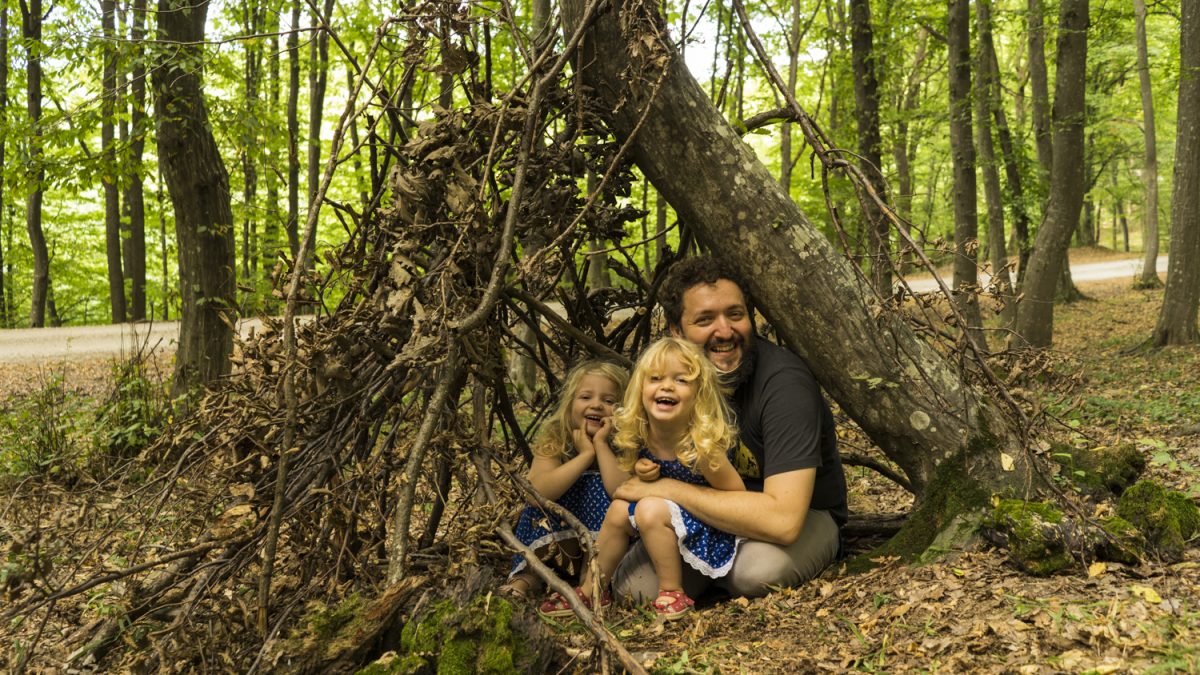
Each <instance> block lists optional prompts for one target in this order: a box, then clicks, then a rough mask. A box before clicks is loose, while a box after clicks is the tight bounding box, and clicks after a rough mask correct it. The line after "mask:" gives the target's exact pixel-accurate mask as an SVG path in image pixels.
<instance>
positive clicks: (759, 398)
mask: <svg viewBox="0 0 1200 675" xmlns="http://www.w3.org/2000/svg"><path fill="white" fill-rule="evenodd" d="M754 340H755V347H756V348H757V350H758V354H757V360H756V362H755V367H754V374H753V375H752V376H751V377H750V378H749V379H747V380H746V381H745V382H743V383H742V384H741V385H740V386H739V387H738V388H737V389H736V390H735V391H734V392H733V397H732V398H731V399H730V403H732V405H733V409H734V412H735V413H736V414H737V425H738V434H739V444H740V447H739V448H738V450H737V452H736V453H735V456H734V462H733V464H734V466H735V467H736V468H737V470H738V473H739V474H740V475H741V476H742V478H743V479H744V480H745V481H746V489H748V490H759V491H761V490H762V486H763V480H765V479H766V478H768V477H770V476H773V475H775V474H779V473H785V472H787V471H795V470H797V469H808V468H812V467H816V469H817V479H816V485H815V486H814V488H813V497H812V504H811V506H810V508H814V509H821V510H823V511H829V513H830V515H832V516H833V518H834V520H836V521H837V523H838V526H839V527H840V526H842V525H844V524H845V523H846V520H847V518H848V516H849V512H848V509H847V506H846V476H845V474H844V473H843V472H842V460H841V458H840V457H839V456H838V451H837V433H836V431H835V429H834V422H833V413H832V412H831V411H830V409H829V404H828V403H826V402H825V397H824V396H823V395H822V394H821V387H820V385H818V384H817V380H816V378H815V377H813V374H812V371H810V370H809V369H808V364H806V363H804V361H803V360H802V359H801V358H800V357H798V356H796V355H795V354H793V353H791V352H789V351H787V350H786V349H783V348H782V347H779V346H777V345H774V344H771V343H770V342H767V341H766V340H764V339H762V338H760V337H755V338H754Z"/></svg>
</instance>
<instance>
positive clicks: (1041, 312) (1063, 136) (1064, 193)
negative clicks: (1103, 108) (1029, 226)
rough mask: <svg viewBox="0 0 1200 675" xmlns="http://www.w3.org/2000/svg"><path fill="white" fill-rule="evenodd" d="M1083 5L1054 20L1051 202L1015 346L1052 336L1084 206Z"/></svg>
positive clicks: (1071, 1)
mask: <svg viewBox="0 0 1200 675" xmlns="http://www.w3.org/2000/svg"><path fill="white" fill-rule="evenodd" d="M1087 28H1088V0H1063V2H1062V5H1061V8H1060V10H1059V20H1058V74H1057V75H1056V76H1055V78H1054V114H1053V122H1054V150H1053V155H1054V170H1053V171H1052V172H1051V176H1052V178H1051V183H1050V185H1051V189H1050V202H1049V204H1048V205H1047V206H1046V217H1045V218H1044V219H1043V222H1042V226H1041V227H1040V228H1038V233H1037V238H1036V239H1035V240H1034V245H1033V254H1032V255H1031V256H1029V271H1028V272H1027V273H1026V274H1025V283H1024V285H1023V286H1022V293H1023V294H1024V298H1023V299H1022V301H1021V306H1020V308H1019V309H1018V311H1017V332H1016V335H1015V339H1016V340H1017V343H1021V342H1023V343H1024V344H1027V345H1029V346H1032V347H1049V346H1050V343H1051V341H1052V339H1053V336H1054V292H1055V289H1056V287H1057V285H1058V283H1059V279H1060V278H1061V277H1062V274H1063V271H1062V267H1063V265H1065V264H1067V246H1068V245H1069V244H1070V243H1071V235H1072V234H1073V233H1074V232H1075V225H1076V223H1077V222H1078V221H1079V211H1080V208H1082V206H1083V193H1084V189H1085V184H1084V182H1085V181H1084V156H1083V127H1084V91H1085V86H1086V80H1087V78H1086V74H1087V70H1086V68H1087Z"/></svg>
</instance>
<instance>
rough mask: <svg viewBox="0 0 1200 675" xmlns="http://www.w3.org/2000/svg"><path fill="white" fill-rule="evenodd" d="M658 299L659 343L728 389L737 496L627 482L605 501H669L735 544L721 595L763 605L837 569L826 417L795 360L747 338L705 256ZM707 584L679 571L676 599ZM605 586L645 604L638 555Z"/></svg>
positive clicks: (842, 511)
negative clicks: (721, 379)
mask: <svg viewBox="0 0 1200 675" xmlns="http://www.w3.org/2000/svg"><path fill="white" fill-rule="evenodd" d="M660 301H661V303H662V306H663V311H664V314H665V315H666V321H667V326H668V328H669V329H670V331H671V333H672V334H674V335H675V336H677V337H682V338H684V339H686V340H688V341H690V342H692V343H694V344H696V345H697V346H699V347H701V348H702V349H703V350H704V353H705V355H706V356H707V357H708V358H709V360H710V361H712V363H713V364H714V365H715V366H716V367H717V369H718V370H720V371H721V372H722V373H723V374H724V375H725V379H726V383H727V384H728V386H729V387H730V388H731V389H732V393H731V395H730V403H731V404H732V407H733V409H734V412H735V413H736V414H737V420H736V421H737V426H738V433H739V436H740V447H739V448H738V450H737V452H736V456H735V457H734V466H736V467H737V469H738V473H739V474H741V475H742V478H743V479H744V481H745V483H746V488H747V491H745V492H727V491H721V490H715V489H712V488H709V487H703V486H696V485H689V484H686V483H682V482H679V481H673V480H668V479H659V480H656V481H653V482H646V481H642V480H640V479H638V478H636V477H634V478H632V479H630V480H629V481H627V482H626V483H624V484H623V485H621V486H620V487H619V488H617V490H616V492H615V493H614V494H613V497H614V498H618V499H625V500H628V501H637V500H639V499H643V498H645V497H660V498H663V499H669V500H671V501H674V502H675V503H677V504H679V505H680V506H682V507H683V508H685V509H687V510H689V511H691V512H692V514H694V515H695V516H696V517H697V518H699V519H700V520H702V521H704V522H706V523H708V524H710V525H713V526H714V527H717V528H719V529H722V530H725V531H727V532H731V533H733V534H736V535H739V536H741V537H745V538H746V539H745V541H743V542H742V543H741V545H740V547H739V549H738V553H737V557H736V558H735V560H734V564H733V569H732V571H731V572H730V573H729V574H728V575H727V576H725V577H723V578H721V579H718V580H716V582H715V583H716V584H717V585H718V586H719V587H721V588H723V589H725V590H726V591H727V592H729V593H730V594H731V595H733V596H758V595H765V594H767V593H768V592H770V587H771V586H797V585H799V584H801V583H803V582H804V581H807V580H809V579H812V578H813V577H815V576H816V575H818V574H820V572H821V570H823V569H825V567H827V566H828V565H829V564H830V563H832V562H834V561H835V560H836V559H837V557H838V553H839V545H840V541H841V536H840V528H841V526H842V525H844V524H845V522H846V518H847V509H846V478H845V475H844V474H843V472H842V464H841V460H840V459H839V457H838V453H837V435H836V433H835V430H834V422H833V414H832V413H831V412H830V410H829V405H828V404H827V403H826V402H825V399H824V397H823V396H822V394H821V389H820V386H819V385H818V384H817V381H816V379H815V378H814V377H813V375H812V372H811V371H809V369H808V366H807V365H806V364H805V363H804V361H803V360H801V359H800V358H799V357H798V356H796V355H794V354H792V353H791V352H789V351H787V350H786V349H783V348H781V347H779V346H776V345H774V344H771V343H770V342H768V341H766V340H765V339H762V338H760V337H757V336H756V335H755V334H754V322H753V308H752V306H751V305H750V299H749V296H748V295H747V292H746V286H745V284H744V283H743V282H742V281H741V277H740V276H739V275H738V274H737V273H736V272H735V271H733V270H732V269H730V268H729V266H728V265H726V264H724V263H723V261H720V260H718V259H715V258H712V257H707V256H705V257H696V258H688V259H685V260H683V261H681V262H679V263H677V264H676V265H675V266H674V267H673V268H672V269H671V272H670V274H669V276H668V278H667V280H666V282H665V283H664V284H663V288H662V293H661V297H660ZM688 573H690V576H689V574H688ZM710 583H713V580H711V579H708V578H706V577H704V576H703V575H701V574H700V573H699V572H696V571H695V570H691V569H689V568H687V566H685V576H684V590H685V591H686V592H687V593H688V595H690V596H692V597H695V596H697V595H698V594H699V593H701V592H702V591H703V590H704V589H705V588H706V587H707V586H708V585H709V584H710ZM614 588H615V590H616V591H617V593H618V594H620V595H627V596H632V597H634V598H635V599H639V600H644V599H651V598H654V597H655V596H656V595H657V593H658V588H657V583H656V578H655V575H654V569H653V566H652V565H651V564H650V560H649V557H648V556H647V555H646V552H645V550H644V549H642V548H641V546H640V545H638V546H635V547H634V548H633V549H632V550H631V551H630V553H629V554H628V555H627V556H626V557H625V559H624V560H623V561H622V562H621V566H620V567H618V568H617V571H616V574H615V575H614Z"/></svg>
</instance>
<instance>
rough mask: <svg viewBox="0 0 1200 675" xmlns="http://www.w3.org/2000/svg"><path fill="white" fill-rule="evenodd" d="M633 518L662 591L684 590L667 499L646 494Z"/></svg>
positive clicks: (676, 538)
mask: <svg viewBox="0 0 1200 675" xmlns="http://www.w3.org/2000/svg"><path fill="white" fill-rule="evenodd" d="M633 517H634V519H635V520H636V521H637V526H638V532H640V533H641V535H642V543H643V545H645V547H646V553H648V554H649V555H650V560H651V562H653V563H654V572H655V573H656V574H657V575H658V588H659V590H662V591H682V590H683V561H682V560H680V558H679V538H678V537H676V536H675V527H674V526H673V525H672V524H671V509H670V507H669V506H668V505H667V502H666V500H664V499H658V498H657V497H649V498H647V499H643V500H641V501H639V502H638V503H637V506H636V507H634V511H633Z"/></svg>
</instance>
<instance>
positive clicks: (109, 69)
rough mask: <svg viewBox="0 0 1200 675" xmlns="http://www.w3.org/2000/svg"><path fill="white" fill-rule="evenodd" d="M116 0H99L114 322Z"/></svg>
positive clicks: (120, 300) (119, 303) (120, 297)
mask: <svg viewBox="0 0 1200 675" xmlns="http://www.w3.org/2000/svg"><path fill="white" fill-rule="evenodd" d="M116 13H117V3H116V2H115V0H100V23H101V26H102V30H103V31H104V49H103V51H102V58H103V59H104V66H103V68H102V75H101V80H102V83H101V87H102V88H103V91H102V92H101V95H100V148H101V150H100V152H101V161H102V162H103V163H104V168H103V170H102V171H101V172H100V182H101V183H103V185H104V250H105V252H106V253H107V256H108V298H109V310H110V312H111V318H112V322H113V323H124V322H125V275H124V273H123V272H122V271H121V193H120V187H119V186H118V185H117V174H118V170H117V164H118V162H117V146H116V143H115V142H114V140H115V139H114V137H113V130H114V128H115V127H114V122H115V120H116V115H115V113H116V109H117V40H116V38H117V31H116Z"/></svg>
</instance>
